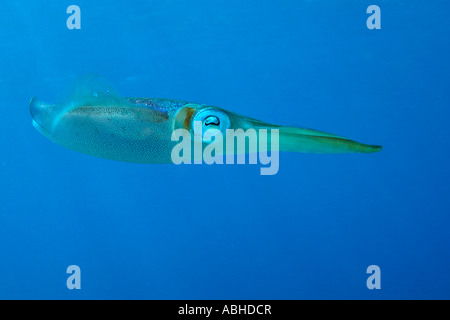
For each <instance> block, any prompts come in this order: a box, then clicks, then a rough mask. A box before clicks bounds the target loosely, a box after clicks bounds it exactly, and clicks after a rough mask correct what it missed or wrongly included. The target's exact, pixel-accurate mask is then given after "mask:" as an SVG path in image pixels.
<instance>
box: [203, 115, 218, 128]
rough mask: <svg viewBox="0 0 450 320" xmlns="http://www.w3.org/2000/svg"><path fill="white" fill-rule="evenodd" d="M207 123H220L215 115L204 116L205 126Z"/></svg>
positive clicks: (216, 124)
mask: <svg viewBox="0 0 450 320" xmlns="http://www.w3.org/2000/svg"><path fill="white" fill-rule="evenodd" d="M209 125H215V126H218V125H220V120H219V118H217V117H216V116H209V117H206V119H205V126H209Z"/></svg>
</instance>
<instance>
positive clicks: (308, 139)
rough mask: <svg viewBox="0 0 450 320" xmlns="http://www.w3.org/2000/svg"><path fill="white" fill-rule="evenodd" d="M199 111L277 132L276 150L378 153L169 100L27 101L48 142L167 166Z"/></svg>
mask: <svg viewBox="0 0 450 320" xmlns="http://www.w3.org/2000/svg"><path fill="white" fill-rule="evenodd" d="M80 101H81V100H80ZM202 110H203V111H204V110H208V111H207V112H208V113H209V112H210V113H211V115H214V116H216V117H218V118H220V120H221V121H222V124H223V123H227V124H228V125H227V128H230V129H238V128H241V129H243V130H247V129H249V128H253V129H278V130H279V144H280V146H279V149H280V151H290V152H303V153H351V152H360V153H371V152H377V151H379V150H381V147H380V146H375V145H366V144H362V143H359V142H356V141H353V140H350V139H347V138H343V137H340V136H336V135H333V134H329V133H325V132H320V131H315V130H310V129H302V128H294V127H284V126H278V125H274V124H270V123H266V122H262V121H259V120H256V119H252V118H248V117H245V116H241V115H238V114H236V113H233V112H230V111H227V110H224V109H220V108H215V107H211V106H205V105H201V104H195V103H189V102H185V101H179V100H172V99H150V98H117V97H113V98H110V97H107V98H105V97H103V96H99V97H97V94H96V93H95V96H93V97H90V98H89V100H85V102H77V101H75V102H70V103H66V104H60V105H49V104H45V103H42V102H39V101H37V100H36V99H35V98H33V99H32V100H31V102H30V112H31V115H32V117H33V125H34V126H35V128H36V129H37V130H38V131H39V132H41V133H42V134H43V135H45V136H46V137H48V138H49V139H50V140H52V141H54V142H56V143H58V144H60V145H62V146H64V147H66V148H69V149H72V150H75V151H78V152H82V153H85V154H89V155H92V156H96V157H100V158H106V159H113V160H119V161H127V162H136V163H171V162H172V160H171V151H172V149H173V147H174V146H175V145H176V144H177V143H178V141H171V135H172V132H173V130H174V129H179V128H184V129H187V130H189V131H190V132H192V130H193V128H192V126H193V125H192V123H193V120H194V119H196V116H197V115H198V114H199V112H200V111H202ZM203 113H204V112H203ZM226 117H228V119H224V118H226ZM214 119H215V118H214Z"/></svg>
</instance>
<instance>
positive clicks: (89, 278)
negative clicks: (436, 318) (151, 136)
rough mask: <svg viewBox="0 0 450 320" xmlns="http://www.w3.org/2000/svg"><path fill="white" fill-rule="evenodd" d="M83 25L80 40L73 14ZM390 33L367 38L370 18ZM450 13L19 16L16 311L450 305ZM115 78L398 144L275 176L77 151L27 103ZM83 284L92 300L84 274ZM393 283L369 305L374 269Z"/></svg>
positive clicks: (4, 151)
mask: <svg viewBox="0 0 450 320" xmlns="http://www.w3.org/2000/svg"><path fill="white" fill-rule="evenodd" d="M72 4H76V5H78V6H79V7H80V8H81V29H80V30H68V29H67V27H66V19H67V18H68V17H69V14H67V13H66V9H67V7H68V6H69V5H72ZM371 4H376V5H379V6H380V8H381V29H380V30H369V29H368V28H367V27H366V19H367V18H368V16H369V15H368V14H367V13H366V9H367V7H368V6H369V5H371ZM449 10H450V4H449V3H448V1H432V2H430V1H395V3H393V2H392V1H382V0H378V1H365V0H353V1H350V0H346V1H332V0H328V1H315V0H310V1H303V0H280V1H269V0H257V1H256V0H247V1H237V0H214V1H211V0H190V1H182V0H164V1H155V0H151V1H136V0H127V1H86V0H76V1H57V2H55V1H53V2H41V1H39V2H38V1H36V2H33V1H23V0H22V1H4V2H2V4H1V5H0V11H1V18H0V57H1V59H0V70H1V73H0V101H1V104H0V110H1V117H0V133H1V134H0V147H1V153H0V298H2V299H50V298H51V299H431V298H437V299H449V298H450V289H449V288H450V273H449V266H450V251H449V245H450V232H449V225H450V213H449V204H450V200H449V199H450V197H449V195H448V193H449V178H450V175H449V169H448V158H449V156H450V152H449V143H448V141H449V138H448V137H449V131H448V130H449V129H448V127H449V116H450V112H449V106H450V104H449V102H450V91H449V90H448V78H449V74H450V73H449V71H450V65H449V60H448V58H449V48H450V42H449V39H450V37H449V32H450V24H449V23H448V21H447V19H448V17H447V16H448V12H449ZM92 73H95V74H101V75H103V76H104V77H106V78H107V79H108V80H109V81H110V82H111V83H113V84H114V85H115V87H116V88H117V90H118V91H119V92H120V93H121V94H122V95H124V96H138V97H139V96H143V97H166V98H174V99H182V100H187V101H193V102H199V103H205V104H210V105H215V106H218V107H223V108H226V109H228V110H231V111H234V112H237V113H240V114H244V115H247V116H250V117H254V118H258V119H261V120H266V121H269V122H273V123H280V124H286V125H299V126H305V127H311V128H315V129H318V130H324V131H328V132H333V133H336V134H341V135H344V136H347V137H350V138H354V139H356V140H358V141H362V142H366V143H370V144H381V145H383V146H384V149H383V151H382V152H379V153H376V154H344V155H313V154H291V153H282V154H281V155H280V169H279V172H278V174H276V175H274V176H261V175H260V174H259V166H258V165H213V166H208V165H190V166H189V165H184V166H175V165H140V164H130V163H121V162H115V161H111V160H104V159H98V158H94V157H91V156H87V155H84V154H79V153H76V152H74V151H71V150H67V149H65V148H63V147H60V146H59V145H56V144H54V143H53V142H51V141H50V140H48V139H46V138H45V137H44V136H42V135H41V134H39V133H38V132H37V131H36V130H35V129H34V128H33V127H32V125H31V117H30V115H29V110H28V103H29V99H30V98H31V97H33V96H37V97H38V98H41V99H43V100H53V99H56V98H58V96H59V94H60V92H61V91H62V90H63V89H64V88H65V86H66V85H67V84H68V83H71V82H72V81H73V80H74V79H75V78H76V77H78V76H82V75H84V74H92ZM69 265H78V266H79V267H80V268H81V290H76V289H75V290H69V289H67V287H66V280H67V277H68V276H69V275H68V274H67V273H66V269H67V267H68V266H69ZM369 265H378V266H379V267H380V269H381V289H379V290H377V289H374V290H369V289H368V288H367V286H366V280H367V277H368V276H369V275H368V274H367V273H366V269H367V267H368V266H369Z"/></svg>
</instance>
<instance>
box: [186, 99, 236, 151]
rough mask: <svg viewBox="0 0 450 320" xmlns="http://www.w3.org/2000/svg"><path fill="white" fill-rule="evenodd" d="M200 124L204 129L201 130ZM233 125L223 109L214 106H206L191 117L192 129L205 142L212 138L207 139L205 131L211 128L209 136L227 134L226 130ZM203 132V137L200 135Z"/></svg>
mask: <svg viewBox="0 0 450 320" xmlns="http://www.w3.org/2000/svg"><path fill="white" fill-rule="evenodd" d="M200 125H201V128H202V130H201V131H200V130H199V129H200ZM230 126H231V122H230V118H229V117H228V115H227V114H226V113H225V112H224V111H222V110H221V109H218V108H214V107H205V108H204V109H200V110H198V111H197V112H196V113H195V114H194V116H193V117H192V119H191V126H190V128H191V131H192V133H194V136H196V137H197V138H201V139H202V140H203V142H205V143H210V142H211V140H210V139H209V138H208V139H205V132H206V131H207V130H209V132H208V133H209V134H208V135H207V136H208V137H209V136H211V137H215V138H217V136H218V135H220V134H222V136H224V135H225V133H226V130H227V129H229V128H230ZM200 132H201V137H200Z"/></svg>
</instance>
